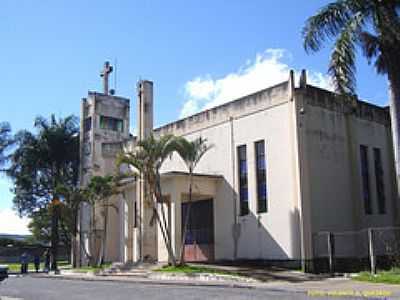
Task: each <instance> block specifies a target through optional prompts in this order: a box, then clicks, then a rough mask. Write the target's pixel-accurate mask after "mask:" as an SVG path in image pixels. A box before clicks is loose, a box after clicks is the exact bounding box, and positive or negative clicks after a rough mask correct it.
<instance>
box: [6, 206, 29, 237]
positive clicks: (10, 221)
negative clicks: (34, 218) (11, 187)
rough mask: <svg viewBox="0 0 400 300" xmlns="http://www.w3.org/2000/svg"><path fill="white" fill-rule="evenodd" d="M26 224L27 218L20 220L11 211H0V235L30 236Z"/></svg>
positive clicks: (7, 209)
mask: <svg viewBox="0 0 400 300" xmlns="http://www.w3.org/2000/svg"><path fill="white" fill-rule="evenodd" d="M28 223H29V219H28V218H26V217H23V218H20V217H19V216H18V215H17V214H16V213H15V211H13V210H11V209H9V208H6V209H0V233H8V234H30V231H29V229H28Z"/></svg>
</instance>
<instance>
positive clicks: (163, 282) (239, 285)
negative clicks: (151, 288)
mask: <svg viewBox="0 0 400 300" xmlns="http://www.w3.org/2000/svg"><path fill="white" fill-rule="evenodd" d="M34 277H35V278H47V279H55V280H57V279H58V280H80V281H101V282H108V281H109V282H123V283H133V284H148V285H180V286H199V287H221V288H226V287H229V288H242V289H255V288H262V287H261V286H256V285H250V284H244V283H237V282H215V281H212V282H211V281H209V282H207V281H194V280H193V281H191V280H162V279H160V280H154V279H149V278H145V277H139V276H137V277H135V279H129V278H127V277H120V278H112V277H111V276H96V275H93V276H74V275H72V276H68V275H36V276H34Z"/></svg>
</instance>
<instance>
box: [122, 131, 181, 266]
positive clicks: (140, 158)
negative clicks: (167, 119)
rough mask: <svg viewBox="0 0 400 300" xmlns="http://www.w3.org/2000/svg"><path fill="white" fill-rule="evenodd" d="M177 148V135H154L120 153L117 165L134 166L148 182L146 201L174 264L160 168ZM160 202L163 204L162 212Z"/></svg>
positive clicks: (174, 259)
mask: <svg viewBox="0 0 400 300" xmlns="http://www.w3.org/2000/svg"><path fill="white" fill-rule="evenodd" d="M176 149H177V143H176V137H174V136H173V135H164V136H162V137H160V138H159V139H156V138H155V137H154V136H153V135H150V136H149V137H148V138H146V139H144V140H141V141H139V142H138V143H137V147H136V148H135V149H134V150H133V151H132V152H127V153H123V154H120V155H119V156H118V158H117V165H118V166H120V165H122V164H126V165H128V166H130V167H133V168H134V170H135V171H136V172H138V173H139V174H140V175H141V176H142V177H143V180H144V182H145V183H146V185H147V187H148V189H149V193H148V195H146V196H145V201H146V203H147V204H149V205H150V207H152V209H153V213H154V217H155V219H156V220H157V223H158V225H159V227H160V231H161V234H162V237H163V239H164V242H165V245H166V247H167V251H168V255H169V259H170V262H171V264H172V265H174V266H175V265H176V257H175V254H174V251H173V249H172V240H171V230H170V229H171V227H170V224H169V223H168V220H167V217H166V213H165V209H164V205H162V203H163V197H162V189H161V177H160V169H161V166H162V165H163V163H164V161H165V160H166V159H167V158H168V157H170V156H171V155H172V154H173V152H175V151H176ZM158 204H161V205H160V206H159V207H160V212H161V214H160V213H159V210H158Z"/></svg>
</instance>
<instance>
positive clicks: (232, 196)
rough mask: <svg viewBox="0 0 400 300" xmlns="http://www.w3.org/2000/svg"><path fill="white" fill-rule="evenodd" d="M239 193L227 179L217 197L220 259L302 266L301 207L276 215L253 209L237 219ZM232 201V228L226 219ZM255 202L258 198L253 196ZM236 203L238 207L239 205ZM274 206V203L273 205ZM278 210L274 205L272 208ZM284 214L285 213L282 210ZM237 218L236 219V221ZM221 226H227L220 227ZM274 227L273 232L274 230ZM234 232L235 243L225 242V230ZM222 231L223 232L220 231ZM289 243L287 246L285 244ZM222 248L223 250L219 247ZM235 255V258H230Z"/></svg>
mask: <svg viewBox="0 0 400 300" xmlns="http://www.w3.org/2000/svg"><path fill="white" fill-rule="evenodd" d="M236 199H238V195H237V193H236V191H235V190H234V189H233V188H232V186H231V185H230V184H229V183H228V182H227V181H226V180H224V181H223V183H222V184H221V185H220V188H219V191H218V193H217V199H216V201H215V204H214V209H215V212H214V214H215V217H214V218H215V226H216V228H215V231H216V233H217V234H216V240H215V242H216V253H219V255H217V257H216V261H220V262H221V261H232V260H233V261H235V262H249V261H255V262H257V263H258V264H262V265H271V266H281V267H286V268H295V269H299V268H300V266H301V261H300V245H301V244H300V223H299V212H298V210H297V209H294V208H293V209H291V210H290V211H287V212H285V214H286V215H282V216H281V218H280V217H279V216H276V215H275V216H272V214H273V213H274V211H273V210H272V211H271V207H269V211H268V212H267V213H260V214H254V212H253V211H252V210H250V211H249V213H248V214H247V215H244V216H238V217H236V218H235V216H234V211H236V214H237V215H238V214H239V213H240V207H239V201H236ZM220 200H222V201H223V202H230V203H231V204H232V210H231V211H232V213H231V217H230V218H229V220H230V224H229V226H230V228H226V227H227V226H226V223H227V222H226V221H225V220H226V218H227V216H228V213H229V209H226V208H227V207H226V203H225V204H222V203H218V202H220ZM249 200H250V201H254V200H255V199H249ZM235 206H236V208H235ZM270 206H271V205H270ZM272 209H274V208H272ZM279 213H280V214H282V212H281V211H280V212H279ZM235 220H236V221H235ZM218 226H221V227H223V228H218ZM272 230H273V231H272ZM223 231H225V232H231V234H232V235H231V236H232V243H230V242H227V241H225V242H224V243H221V241H219V240H218V238H219V239H226V238H227V237H226V235H224V234H222V232H223ZM218 232H219V234H218ZM223 244H228V245H232V246H233V247H232V249H229V251H227V250H228V249H227V247H226V246H224V245H223ZM284 244H285V245H284ZM219 247H222V248H223V250H222V251H221V250H220V249H218V248H219ZM221 252H222V253H224V254H225V253H232V252H233V253H232V254H231V255H221V254H222V253H221ZM227 256H228V257H232V260H231V259H227Z"/></svg>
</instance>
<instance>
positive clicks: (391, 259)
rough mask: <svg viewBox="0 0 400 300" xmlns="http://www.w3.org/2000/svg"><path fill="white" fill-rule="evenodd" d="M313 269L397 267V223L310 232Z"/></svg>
mask: <svg viewBox="0 0 400 300" xmlns="http://www.w3.org/2000/svg"><path fill="white" fill-rule="evenodd" d="M313 242H314V243H313V251H314V261H315V269H316V271H317V272H331V273H333V272H354V271H361V270H371V271H372V272H375V271H376V269H377V268H379V269H388V268H391V267H394V266H397V267H400V227H378V228H366V229H362V230H359V231H344V232H327V231H324V232H318V233H316V234H314V236H313Z"/></svg>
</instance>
